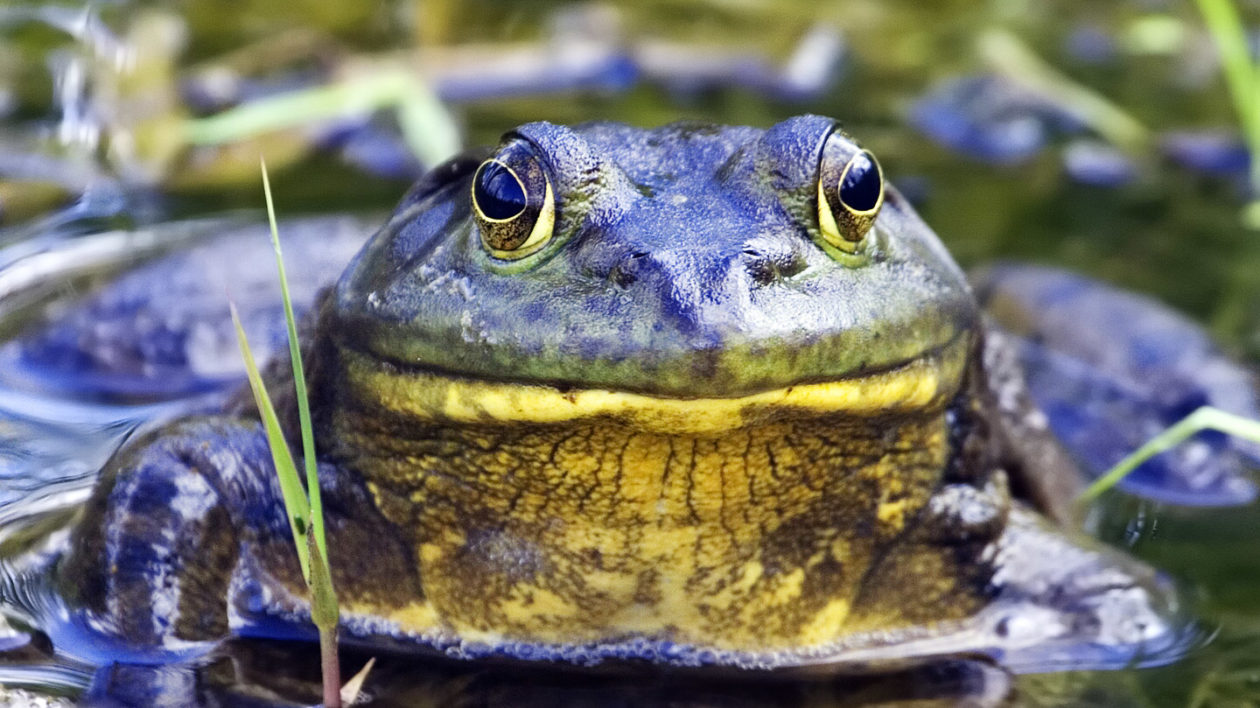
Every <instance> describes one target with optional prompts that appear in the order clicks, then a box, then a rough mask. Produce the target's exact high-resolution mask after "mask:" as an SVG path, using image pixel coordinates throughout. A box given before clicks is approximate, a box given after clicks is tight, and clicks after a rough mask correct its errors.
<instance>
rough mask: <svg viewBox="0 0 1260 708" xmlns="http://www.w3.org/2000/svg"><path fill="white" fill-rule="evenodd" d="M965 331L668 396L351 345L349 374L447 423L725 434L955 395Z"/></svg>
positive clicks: (910, 408) (357, 385)
mask: <svg viewBox="0 0 1260 708" xmlns="http://www.w3.org/2000/svg"><path fill="white" fill-rule="evenodd" d="M969 348H970V340H969V339H968V338H965V337H958V338H955V339H954V340H953V341H951V342H949V343H947V344H945V345H943V346H941V347H939V348H937V349H934V350H931V351H929V352H926V353H924V354H922V355H920V356H919V357H917V358H915V359H913V360H910V361H908V362H904V363H902V364H899V365H895V366H892V367H887V368H884V369H881V370H879V371H874V372H864V373H862V374H861V375H857V376H852V377H847V378H843V379H838V380H832V381H822V382H810V383H801V384H795V385H791V386H786V387H782V388H776V389H771V390H767V391H762V392H758V393H752V394H747V395H741V396H735V397H712V398H706V397H694V398H681V397H666V396H655V395H651V394H646V393H635V392H628V391H616V390H609V389H592V388H559V387H555V386H549V385H544V384H538V383H512V382H499V381H489V380H483V379H470V378H462V377H458V376H452V375H447V374H440V373H435V372H432V371H428V370H423V369H418V368H416V369H410V370H408V369H404V368H402V367H398V366H396V365H393V364H382V363H380V362H379V361H377V360H375V359H373V358H371V357H369V356H367V355H365V354H363V353H361V352H357V351H354V350H351V349H346V350H343V364H344V373H345V377H346V383H347V385H348V386H349V388H350V390H352V391H354V395H355V397H356V399H358V400H359V401H360V402H361V403H365V404H368V405H371V406H373V407H378V408H381V409H384V412H386V413H388V414H392V415H398V416H404V417H412V418H419V419H424V420H431V421H435V422H437V421H441V422H448V423H466V424H467V423H483V424H563V423H573V422H578V421H581V420H584V419H601V420H615V421H619V422H623V423H625V424H627V425H630V426H632V427H635V428H639V429H642V430H647V431H653V432H663V433H677V434H698V433H716V432H721V431H724V430H731V429H734V428H740V427H744V426H747V425H754V424H757V423H761V422H767V421H770V420H774V419H777V418H781V417H784V416H785V415H798V416H799V415H826V414H849V415H859V416H874V415H885V414H889V413H910V412H914V411H920V410H925V409H932V408H936V407H940V406H941V405H943V404H944V403H945V402H946V401H948V400H949V399H950V398H952V397H953V395H954V394H955V393H956V392H957V390H958V387H959V383H960V381H961V380H962V376H963V370H964V368H965V367H966V361H967V354H968V351H969Z"/></svg>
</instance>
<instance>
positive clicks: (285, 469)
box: [231, 304, 311, 584]
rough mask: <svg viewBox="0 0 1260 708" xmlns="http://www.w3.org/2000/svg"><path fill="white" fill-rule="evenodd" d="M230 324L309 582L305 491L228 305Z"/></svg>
mask: <svg viewBox="0 0 1260 708" xmlns="http://www.w3.org/2000/svg"><path fill="white" fill-rule="evenodd" d="M231 309H232V324H233V325H234V326H235V327H236V341H237V343H239V344H240V346H241V355H242V356H243V357H244V358H245V371H246V373H248V375H249V388H250V390H252V391H253V392H254V403H255V404H256V405H257V406H258V414H259V416H261V417H262V422H263V429H264V430H265V431H266V432H267V446H268V447H269V448H271V460H272V462H273V463H274V464H275V466H276V475H277V476H278V477H279V479H280V492H281V494H283V496H284V508H285V511H286V512H287V516H288V517H289V529H290V530H291V531H293V545H294V546H296V547H297V554H298V562H299V563H300V564H301V566H302V577H304V578H306V579H307V583H308V584H309V583H310V578H311V558H310V551H309V549H308V548H307V543H308V541H307V533H308V531H309V530H310V528H311V508H310V506H309V503H308V502H307V499H306V491H305V490H304V489H302V481H301V480H300V479H299V478H298V473H297V466H296V465H295V464H293V455H292V454H291V453H290V452H289V443H288V441H287V440H285V437H284V431H282V430H281V429H280V419H279V418H278V417H276V409H275V408H274V407H273V406H272V405H271V397H270V396H269V395H267V387H266V386H265V385H264V384H263V380H262V374H261V373H259V371H258V364H257V363H256V362H255V361H254V354H253V352H252V351H250V348H249V341H248V338H247V337H246V336H245V328H244V327H242V326H241V318H240V315H239V314H237V312H236V305H235V304H233V305H231Z"/></svg>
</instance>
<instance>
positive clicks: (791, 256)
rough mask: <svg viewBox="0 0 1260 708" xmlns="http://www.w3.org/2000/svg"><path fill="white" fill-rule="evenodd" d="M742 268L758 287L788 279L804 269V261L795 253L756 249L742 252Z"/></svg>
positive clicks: (747, 249) (746, 249)
mask: <svg viewBox="0 0 1260 708" xmlns="http://www.w3.org/2000/svg"><path fill="white" fill-rule="evenodd" d="M743 257H744V267H745V268H746V269H747V270H748V275H749V276H751V277H752V279H753V282H755V283H756V284H758V285H770V284H771V283H774V282H777V281H780V280H784V279H787V278H790V277H792V276H794V275H796V274H797V273H799V272H801V271H802V270H804V268H805V259H804V258H803V257H802V256H801V255H800V254H799V253H797V252H795V251H780V252H766V251H762V250H760V249H756V248H745V249H744V251H743Z"/></svg>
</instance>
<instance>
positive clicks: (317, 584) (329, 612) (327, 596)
mask: <svg viewBox="0 0 1260 708" xmlns="http://www.w3.org/2000/svg"><path fill="white" fill-rule="evenodd" d="M307 543H308V544H309V546H310V553H311V578H310V582H309V583H308V585H309V586H310V589H311V621H312V622H314V623H315V626H316V627H317V628H318V629H319V663H320V670H321V673H322V674H323V678H324V708H341V660H340V658H339V657H338V656H337V620H338V619H339V618H340V616H341V611H340V609H339V608H338V607H337V593H336V592H335V591H334V590H333V584H332V569H330V568H329V567H328V561H327V559H326V557H325V556H324V555H323V554H321V553H320V552H319V545H318V544H316V543H315V540H314V537H313V536H309V537H307Z"/></svg>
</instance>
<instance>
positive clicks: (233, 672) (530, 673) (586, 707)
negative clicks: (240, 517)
mask: <svg viewBox="0 0 1260 708" xmlns="http://www.w3.org/2000/svg"><path fill="white" fill-rule="evenodd" d="M366 659H367V657H366V656H364V655H358V654H352V653H346V654H343V657H342V663H343V666H345V667H346V669H347V670H354V669H357V667H359V666H361V665H363V663H364V662H365V661H366ZM318 666H319V659H318V653H317V650H316V647H315V646H314V645H301V646H296V647H295V646H293V645H286V644H283V643H277V642H248V643H245V642H234V643H231V644H229V645H227V646H225V647H224V650H223V652H222V653H221V654H220V655H219V656H218V658H216V659H215V660H213V661H210V662H209V663H207V664H206V665H204V666H200V667H196V668H194V667H187V666H162V667H149V666H135V665H115V666H107V667H103V668H102V669H100V670H99V671H98V672H97V674H96V676H95V678H94V680H93V683H92V688H91V690H90V691H89V693H88V694H87V696H86V697H85V699H84V703H85V704H86V705H98V706H117V705H128V706H130V705H135V706H140V705H157V704H158V702H159V700H161V701H166V702H167V703H166V704H169V705H194V704H195V705H210V704H217V705H231V706H291V705H303V704H310V703H313V702H316V701H318V700H319V696H320V684H319V675H318V673H316V671H314V670H315V669H316V668H317V667H318ZM303 669H308V670H307V671H303ZM1010 687H1011V681H1010V677H1009V676H1008V675H1007V674H1006V673H1004V672H1003V671H1001V670H1000V669H998V668H996V667H994V666H992V665H990V664H988V663H985V662H982V661H978V660H977V661H968V660H958V661H950V662H943V663H941V664H939V665H935V666H930V667H926V668H918V669H908V670H904V671H896V672H892V673H887V674H883V675H877V676H866V677H860V678H841V679H835V680H828V681H821V680H797V681H792V680H787V679H778V680H766V681H756V682H753V681H749V680H747V679H740V678H737V677H735V676H728V677H724V678H712V677H709V678H706V679H704V680H696V679H694V678H689V677H687V676H684V675H677V674H669V673H662V672H660V671H657V670H654V669H651V668H643V669H642V671H632V670H627V672H626V673H625V674H619V675H606V676H591V675H589V674H577V673H568V672H563V671H561V670H557V669H554V668H547V667H532V666H531V667H504V668H486V667H484V666H476V667H474V666H471V665H469V664H465V663H461V662H447V661H422V660H417V659H415V658H408V657H385V658H383V660H382V659H378V661H377V664H376V666H375V668H374V669H373V670H372V673H371V674H370V675H369V677H368V680H367V683H366V685H365V688H364V691H365V694H366V696H367V697H369V698H371V699H372V700H371V705H373V706H400V707H401V706H415V707H417V708H426V707H428V706H433V707H435V708H436V707H438V706H443V707H447V706H449V707H463V706H467V707H469V708H471V707H473V706H523V707H529V706H538V707H539V708H541V707H543V706H546V707H548V708H612V707H614V706H679V707H683V706H686V707H689V708H691V707H694V708H701V707H705V708H743V707H745V706H746V707H748V708H751V707H753V706H761V707H767V708H778V707H782V708H789V707H797V706H799V707H802V708H804V707H807V706H808V707H810V708H831V707H835V708H840V707H844V706H910V705H913V706H916V707H921V708H930V707H931V706H953V705H960V704H963V705H971V706H977V707H980V706H999V705H1004V704H1005V702H1006V701H1007V700H1008V698H1009V697H1010V696H1009V694H1010Z"/></svg>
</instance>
